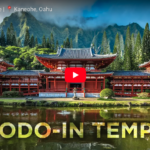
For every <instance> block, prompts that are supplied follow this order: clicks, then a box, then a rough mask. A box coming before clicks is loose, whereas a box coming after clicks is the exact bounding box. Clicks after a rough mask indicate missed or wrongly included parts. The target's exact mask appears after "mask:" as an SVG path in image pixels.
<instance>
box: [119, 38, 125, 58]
mask: <svg viewBox="0 0 150 150" xmlns="http://www.w3.org/2000/svg"><path fill="white" fill-rule="evenodd" d="M120 50H121V58H122V60H123V58H124V40H123V36H122V35H120Z"/></svg>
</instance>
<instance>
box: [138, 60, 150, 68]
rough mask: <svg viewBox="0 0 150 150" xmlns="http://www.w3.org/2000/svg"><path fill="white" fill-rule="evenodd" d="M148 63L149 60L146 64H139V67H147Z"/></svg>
mask: <svg viewBox="0 0 150 150" xmlns="http://www.w3.org/2000/svg"><path fill="white" fill-rule="evenodd" d="M148 63H150V60H149V61H147V62H144V63H142V64H139V67H142V66H143V67H144V66H145V65H147V64H148Z"/></svg>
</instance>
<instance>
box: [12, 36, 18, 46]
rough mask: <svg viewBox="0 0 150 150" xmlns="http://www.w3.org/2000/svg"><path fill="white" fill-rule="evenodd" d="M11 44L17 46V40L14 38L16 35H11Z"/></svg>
mask: <svg viewBox="0 0 150 150" xmlns="http://www.w3.org/2000/svg"><path fill="white" fill-rule="evenodd" d="M12 45H13V46H17V40H16V36H15V35H13V37H12Z"/></svg>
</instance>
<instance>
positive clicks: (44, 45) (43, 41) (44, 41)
mask: <svg viewBox="0 0 150 150" xmlns="http://www.w3.org/2000/svg"><path fill="white" fill-rule="evenodd" d="M42 47H43V48H46V38H45V35H43V39H42Z"/></svg>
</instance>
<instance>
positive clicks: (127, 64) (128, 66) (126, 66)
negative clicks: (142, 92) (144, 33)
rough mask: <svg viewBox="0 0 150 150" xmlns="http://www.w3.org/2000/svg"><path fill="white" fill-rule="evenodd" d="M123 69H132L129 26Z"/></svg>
mask: <svg viewBox="0 0 150 150" xmlns="http://www.w3.org/2000/svg"><path fill="white" fill-rule="evenodd" d="M123 69H124V70H131V69H132V45H131V35H130V27H128V28H127V32H126V40H125V51H124V62H123Z"/></svg>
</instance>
